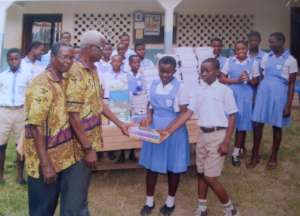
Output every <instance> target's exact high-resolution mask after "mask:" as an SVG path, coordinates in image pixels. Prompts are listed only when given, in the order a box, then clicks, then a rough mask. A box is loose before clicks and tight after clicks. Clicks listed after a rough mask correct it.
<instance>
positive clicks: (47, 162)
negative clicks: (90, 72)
mask: <svg viewBox="0 0 300 216" xmlns="http://www.w3.org/2000/svg"><path fill="white" fill-rule="evenodd" d="M51 53H52V54H51V63H50V65H49V66H48V68H47V69H46V70H45V71H44V72H43V73H41V74H40V75H38V76H37V77H36V78H35V79H34V80H33V81H32V83H31V84H30V86H29V88H28V90H27V92H26V99H25V114H26V120H25V141H24V150H25V157H26V160H25V164H26V169H27V173H28V198H29V215H30V216H41V215H43V216H52V215H54V212H55V208H56V205H57V202H58V197H59V196H60V208H61V210H60V212H61V215H78V212H80V210H81V206H82V203H83V202H84V201H85V200H84V199H82V190H81V189H80V184H81V183H80V178H81V177H83V178H85V177H84V175H87V174H88V173H87V172H86V173H83V172H81V170H82V168H81V167H82V165H83V164H82V163H79V162H77V158H76V153H75V150H74V142H73V136H72V131H71V127H70V124H69V115H68V113H67V112H66V106H65V104H66V99H65V88H66V82H67V79H65V78H64V77H63V73H64V72H66V71H68V70H69V69H70V67H71V65H72V63H73V49H72V47H70V46H68V45H64V44H55V45H54V46H53V47H52V51H51Z"/></svg>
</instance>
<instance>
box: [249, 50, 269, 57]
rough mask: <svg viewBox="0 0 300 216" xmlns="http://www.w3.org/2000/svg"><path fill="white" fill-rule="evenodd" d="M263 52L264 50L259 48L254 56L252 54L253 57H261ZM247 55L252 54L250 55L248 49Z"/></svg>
mask: <svg viewBox="0 0 300 216" xmlns="http://www.w3.org/2000/svg"><path fill="white" fill-rule="evenodd" d="M264 54H265V52H264V51H263V50H262V49H259V50H258V53H257V54H256V55H255V56H253V58H262V57H263V56H264ZM247 56H248V57H249V58H251V57H252V56H251V55H250V51H249V50H248V53H247Z"/></svg>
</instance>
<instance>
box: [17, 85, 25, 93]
mask: <svg viewBox="0 0 300 216" xmlns="http://www.w3.org/2000/svg"><path fill="white" fill-rule="evenodd" d="M26 87H27V85H26V83H20V84H19V85H18V86H17V93H18V94H25V91H26Z"/></svg>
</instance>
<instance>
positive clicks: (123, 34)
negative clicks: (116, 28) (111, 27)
mask: <svg viewBox="0 0 300 216" xmlns="http://www.w3.org/2000/svg"><path fill="white" fill-rule="evenodd" d="M124 36H126V37H129V38H130V36H129V34H127V33H126V32H123V33H122V34H121V35H120V37H119V38H120V39H121V38H122V37H124Z"/></svg>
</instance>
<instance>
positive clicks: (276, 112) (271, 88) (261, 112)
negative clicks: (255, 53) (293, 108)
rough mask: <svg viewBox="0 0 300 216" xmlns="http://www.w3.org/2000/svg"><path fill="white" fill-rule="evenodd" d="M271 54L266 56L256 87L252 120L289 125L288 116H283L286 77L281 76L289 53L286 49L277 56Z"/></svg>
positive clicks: (275, 124) (285, 97)
mask: <svg viewBox="0 0 300 216" xmlns="http://www.w3.org/2000/svg"><path fill="white" fill-rule="evenodd" d="M273 56H274V53H273V52H270V53H269V54H268V56H267V62H266V65H265V68H264V78H263V80H262V81H261V83H260V85H259V86H258V89H257V95H256V99H255V106H254V110H253V116H252V120H253V121H255V122H260V123H267V124H270V125H272V126H276V127H280V128H281V127H284V126H287V125H289V123H290V121H291V118H290V117H285V118H284V117H283V110H284V107H285V105H286V103H287V92H288V78H285V77H283V76H282V74H283V68H284V64H285V63H286V61H287V59H288V58H289V57H290V53H289V51H288V50H286V51H285V52H284V53H283V54H282V55H281V56H280V57H278V58H274V57H273Z"/></svg>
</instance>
